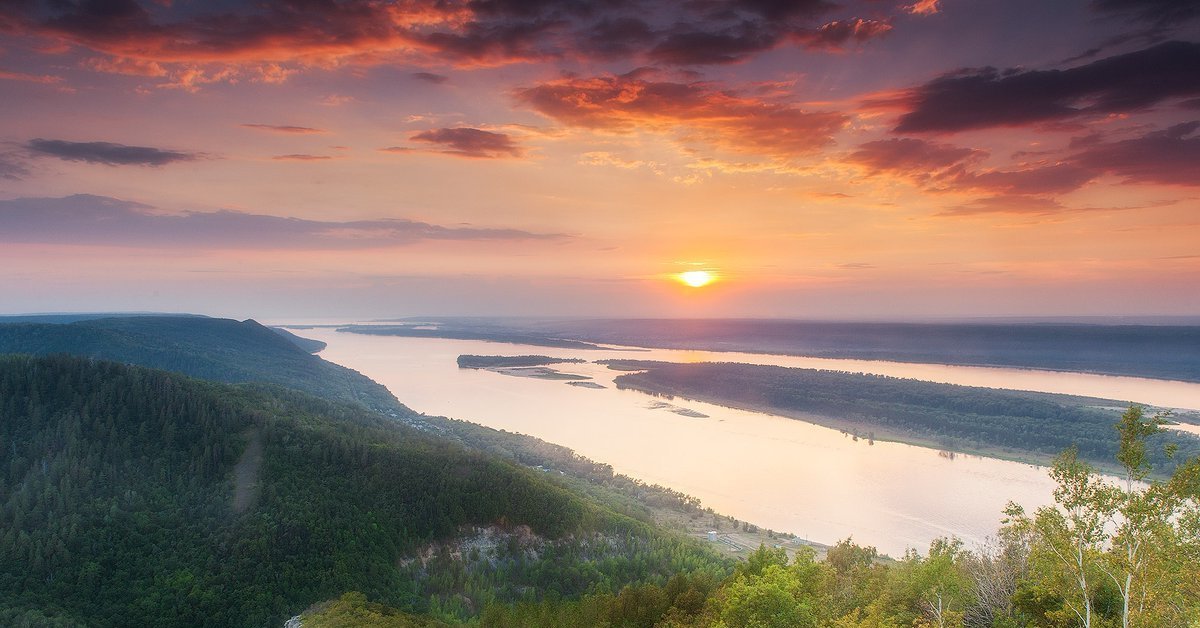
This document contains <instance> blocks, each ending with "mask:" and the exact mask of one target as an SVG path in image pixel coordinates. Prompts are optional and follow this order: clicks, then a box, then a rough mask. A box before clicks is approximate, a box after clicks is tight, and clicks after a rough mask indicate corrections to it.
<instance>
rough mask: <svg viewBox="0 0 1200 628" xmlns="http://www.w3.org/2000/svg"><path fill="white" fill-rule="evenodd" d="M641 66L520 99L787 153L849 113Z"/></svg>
mask: <svg viewBox="0 0 1200 628" xmlns="http://www.w3.org/2000/svg"><path fill="white" fill-rule="evenodd" d="M641 75H642V74H641V73H635V74H626V75H622V76H611V75H610V76H598V77H592V78H565V79H560V80H556V81H550V82H547V83H542V84H540V85H535V86H533V87H527V88H523V89H519V90H517V92H516V94H515V95H516V98H517V100H518V101H519V102H521V103H522V104H525V105H527V106H529V107H531V108H533V109H534V110H536V111H537V112H539V113H541V114H542V115H545V116H547V117H549V118H552V119H554V120H556V121H558V122H560V123H562V124H566V125H569V126H575V127H584V128H590V129H605V130H609V131H618V132H629V131H633V130H635V129H637V130H652V131H655V132H658V133H663V134H671V135H674V136H676V137H677V138H678V139H680V140H683V141H685V142H690V141H693V140H698V141H700V142H704V143H708V144H711V145H714V146H717V147H720V148H723V149H726V150H731V151H734V152H740V153H749V154H756V155H762V156H770V157H778V158H788V157H792V156H795V155H799V154H805V153H811V152H814V151H816V150H818V149H820V148H822V147H824V146H827V145H829V144H831V143H832V141H833V139H832V136H833V134H834V133H836V132H837V131H839V130H840V129H842V128H843V127H844V126H845V125H846V124H847V122H848V118H847V117H846V116H845V115H844V114H842V113H838V112H831V111H807V110H804V109H801V108H800V107H797V106H795V105H792V104H789V103H783V102H777V101H772V100H758V99H755V98H751V97H746V96H742V95H739V94H737V93H735V92H732V91H729V90H722V89H719V88H718V87H717V86H716V85H714V84H712V83H706V82H692V83H678V82H668V81H653V80H646V79H643V78H639V76H641Z"/></svg>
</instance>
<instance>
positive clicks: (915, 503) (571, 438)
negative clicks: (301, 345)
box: [301, 329, 1135, 555]
mask: <svg viewBox="0 0 1200 628" xmlns="http://www.w3.org/2000/svg"><path fill="white" fill-rule="evenodd" d="M301 334H302V335H304V336H306V337H310V338H316V339H319V340H323V341H325V342H327V343H328V344H329V347H328V348H327V349H326V350H325V351H324V352H322V354H321V355H322V356H323V357H325V358H326V359H328V360H331V361H333V362H337V363H339V364H343V365H345V366H348V367H350V368H353V369H356V370H358V371H361V372H362V373H364V374H366V375H368V376H370V377H372V378H373V379H376V380H377V381H379V382H381V383H383V384H384V385H386V386H387V387H388V388H389V389H391V390H392V392H393V393H395V394H396V396H397V397H398V398H399V399H400V400H401V401H402V402H404V403H405V404H407V405H409V406H410V407H412V408H413V409H415V410H417V411H420V412H425V413H428V414H437V415H444V416H450V417H454V418H459V419H465V420H469V421H474V422H476V423H481V424H483V425H487V426H490V427H494V428H497V429H505V430H509V431H514V432H521V433H525V434H530V435H533V436H537V437H538V438H542V439H544V440H546V441H549V442H553V443H559V444H562V445H565V446H567V447H570V448H572V449H574V450H576V451H577V452H578V453H580V454H582V455H584V456H587V457H589V458H592V459H594V460H598V461H602V462H606V463H609V464H611V465H613V467H614V469H616V470H617V471H618V472H620V473H624V474H627V475H630V476H632V477H635V478H639V479H641V480H644V481H647V482H651V483H657V484H662V485H664V486H668V487H670V488H673V489H676V490H680V491H683V492H685V493H688V494H691V495H694V496H696V497H699V498H700V499H701V500H703V502H704V504H705V505H707V506H711V507H713V508H714V509H716V510H717V511H719V512H722V513H725V514H729V515H732V516H734V517H736V518H738V519H742V520H747V521H751V522H753V523H756V524H758V525H761V526H765V527H768V528H773V529H775V530H781V531H788V532H794V533H796V534H799V535H801V536H804V537H807V538H812V539H813V540H816V541H821V542H826V543H831V542H834V541H837V540H838V539H842V538H845V537H847V536H853V537H854V538H855V540H856V541H859V542H863V543H868V544H873V545H876V546H878V547H879V548H880V549H881V550H883V551H886V552H888V553H890V554H896V555H898V554H900V553H902V552H903V551H904V549H905V548H906V547H916V548H919V549H922V550H924V549H925V548H926V547H927V546H928V543H929V541H930V540H932V539H934V538H936V537H938V536H944V535H948V534H957V535H958V536H960V537H962V538H964V539H966V540H967V541H968V542H973V541H979V540H982V539H983V538H984V537H985V536H987V535H989V534H992V533H994V532H995V531H996V529H997V527H998V526H999V523H1000V519H1001V512H1002V510H1003V508H1004V506H1005V504H1006V503H1007V502H1008V501H1010V500H1014V501H1017V502H1019V503H1021V504H1023V505H1025V506H1026V507H1027V508H1033V507H1036V506H1039V505H1042V504H1045V503H1048V502H1049V500H1050V493H1051V490H1052V483H1051V482H1050V480H1049V478H1048V477H1047V476H1046V472H1045V470H1044V469H1042V468H1039V467H1035V466H1031V465H1026V464H1019V463H1014V462H1007V461H1001V460H995V459H990V458H982V457H976V456H961V455H960V456H955V457H954V458H950V457H946V456H943V455H940V454H939V452H938V451H936V450H932V449H926V448H921V447H913V446H909V445H902V444H897V443H888V442H881V441H877V442H875V443H874V444H870V443H868V441H867V440H866V439H859V440H857V441H855V440H853V439H852V438H851V437H850V436H848V435H844V434H842V433H839V432H838V431H836V430H830V429H826V428H823V427H819V426H816V425H813V424H810V423H805V422H803V421H797V420H793V419H787V418H783V417H777V416H772V415H766V414H760V413H754V412H747V411H743V410H736V409H730V408H725V407H721V406H717V405H714V404H707V403H701V402H694V401H687V400H680V399H676V400H674V401H672V402H671V403H672V404H673V405H676V406H679V407H683V408H687V409H691V410H695V411H698V412H701V413H703V414H706V415H709V418H705V419H699V418H695V417H689V416H681V415H679V414H677V413H674V412H671V411H670V409H667V408H655V407H653V406H654V404H653V403H652V402H653V401H655V399H654V398H652V397H650V396H647V395H645V394H643V393H639V392H636V391H629V390H617V389H616V388H615V387H613V384H612V380H613V378H614V377H615V376H616V375H619V373H616V372H614V371H611V370H609V369H607V368H606V367H603V366H601V365H597V364H593V363H587V364H571V365H569V368H566V369H565V370H569V371H570V372H572V373H579V374H582V375H588V376H591V377H593V378H594V381H595V382H597V383H600V384H602V385H604V386H606V387H607V388H605V389H600V390H597V389H590V388H581V387H577V386H568V385H566V384H565V383H564V382H562V381H551V380H540V379H535V378H529V377H510V376H505V375H500V374H497V373H494V372H489V371H482V370H471V369H459V368H457V364H456V358H457V357H458V356H459V355H460V354H463V353H472V354H484V355H528V354H541V355H549V356H553V357H581V358H584V359H588V360H597V359H607V358H617V357H629V353H627V352H618V351H582V350H575V349H559V348H551V347H532V346H522V345H511V344H502V343H489V342H479V341H463V340H444V339H428V338H402V337H387V336H368V335H360V334H348V333H338V332H336V331H334V330H333V329H312V330H304V331H303V332H301ZM714 355H715V356H717V357H719V358H721V359H722V360H724V361H732V360H735V359H740V358H741V355H738V354H725V353H720V354H712V353H711V352H703V351H686V352H685V351H670V350H657V349H655V350H651V351H648V352H639V353H638V355H637V357H638V358H639V359H655V360H668V361H684V360H685V359H688V360H711V359H713V356H714ZM747 357H749V358H754V359H755V360H754V361H756V362H759V363H772V362H768V360H776V361H778V362H782V363H785V364H784V365H787V366H800V365H801V364H800V363H799V362H797V361H802V360H806V359H805V358H793V357H788V356H763V355H754V354H747ZM838 362H844V361H838ZM884 364H887V363H884ZM897 366H902V367H909V368H911V369H913V370H914V371H917V372H921V373H924V372H925V371H924V370H922V369H923V368H924V367H926V366H927V365H897ZM935 366H936V365H935ZM889 368H890V367H889ZM941 368H946V369H950V370H964V369H967V370H972V371H973V370H977V369H970V368H969V367H941ZM846 370H851V369H846ZM854 370H863V369H861V368H860V369H854ZM978 370H983V371H989V372H990V371H1004V372H1007V371H1012V370H1013V369H978ZM1024 373H1026V374H1030V375H1042V376H1045V377H1048V378H1054V376H1055V374H1050V373H1045V372H1040V371H1029V372H1024ZM893 374H894V373H893ZM991 375H993V376H995V375H996V374H995V373H992V374H991ZM1083 377H1085V378H1088V377H1100V376H1086V375H1085V376H1083ZM1123 379H1135V378H1123ZM1054 381H1057V380H1055V379H1051V380H1050V383H1047V384H1045V387H1047V388H1049V387H1052V385H1053V383H1054Z"/></svg>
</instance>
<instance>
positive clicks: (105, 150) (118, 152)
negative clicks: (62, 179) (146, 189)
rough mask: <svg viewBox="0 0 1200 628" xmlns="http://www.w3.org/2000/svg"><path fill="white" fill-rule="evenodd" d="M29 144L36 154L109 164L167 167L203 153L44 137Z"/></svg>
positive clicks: (26, 145)
mask: <svg viewBox="0 0 1200 628" xmlns="http://www.w3.org/2000/svg"><path fill="white" fill-rule="evenodd" d="M25 147H26V148H27V149H29V150H30V151H32V152H33V153H34V154H36V155H46V156H50V157H57V158H59V159H65V160H67V161H84V162H87V163H93V164H105V165H108V166H163V165H166V164H170V163H174V162H177V161H192V160H194V159H198V158H200V156H201V155H199V154H198V153H187V152H181V151H173V150H163V149H161V148H152V147H149V146H126V145H124V144H114V143H112V142H68V141H65V140H45V139H40V138H39V139H33V140H30V141H29V142H28V143H27V144H25Z"/></svg>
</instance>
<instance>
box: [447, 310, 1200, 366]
mask: <svg viewBox="0 0 1200 628" xmlns="http://www.w3.org/2000/svg"><path fill="white" fill-rule="evenodd" d="M439 325H440V331H437V332H429V333H431V334H432V335H439V334H440V335H441V336H442V337H446V338H451V337H458V336H454V335H448V334H464V333H466V334H471V335H474V336H475V339H480V340H486V339H488V338H487V336H496V337H503V336H508V337H513V338H519V337H521V336H525V337H540V338H556V339H560V340H561V341H575V342H579V341H583V342H587V343H600V344H605V345H608V344H612V345H631V346H638V347H656V348H667V349H705V350H710V351H744V352H749V353H779V354H786V355H804V356H813V357H821V358H851V359H860V360H888V361H895V362H915V363H931V364H959V365H983V366H1001V367H1018V368H1037V369H1050V370H1059V371H1078V372H1082V373H1105V374H1110V375H1129V376H1135V377H1150V378H1157V379H1173V380H1180V381H1190V382H1200V325H1113V324H1081V323H1001V322H996V323H864V322H820V321H791V320H752V319H581V320H572V319H560V320H553V321H529V322H523V321H521V320H519V319H495V320H491V319H474V318H448V319H445V320H442V321H439ZM530 344H533V343H530Z"/></svg>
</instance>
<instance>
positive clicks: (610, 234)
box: [0, 0, 1200, 319]
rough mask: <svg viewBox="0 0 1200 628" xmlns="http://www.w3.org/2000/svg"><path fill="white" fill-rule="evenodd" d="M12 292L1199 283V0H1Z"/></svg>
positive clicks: (385, 308) (403, 305) (1199, 291)
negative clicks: (691, 276)
mask: <svg viewBox="0 0 1200 628" xmlns="http://www.w3.org/2000/svg"><path fill="white" fill-rule="evenodd" d="M697 270H703V271H707V272H709V273H710V275H711V276H712V277H714V278H715V281H713V282H712V283H710V284H708V285H706V286H703V287H691V286H688V285H686V284H685V283H683V282H681V281H679V280H678V277H679V274H680V273H684V272H688V271H697ZM0 295H3V297H2V298H0V313H28V312H65V311H170V312H195V313H203V314H212V315H221V316H234V317H238V318H247V317H255V318H268V319H281V318H297V319H299V318H304V319H311V318H376V317H400V316H425V315H439V314H440V315H527V316H671V317H727V316H737V317H771V318H775V317H789V318H834V319H838V318H842V319H889V318H893V319H912V318H918V319H919V318H956V317H981V316H1103V315H1118V316H1128V315H1196V314H1200V2H1196V1H1192V0H1055V1H1054V2H1046V1H1045V0H1031V1H1027V0H916V1H915V2H913V1H909V0H904V1H900V2H896V1H892V0H838V1H835V0H793V1H786V0H673V1H669V0H396V1H393V2H385V1H381V0H262V1H258V2H230V1H226V0H142V1H138V0H44V1H39V0H6V1H4V2H0Z"/></svg>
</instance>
